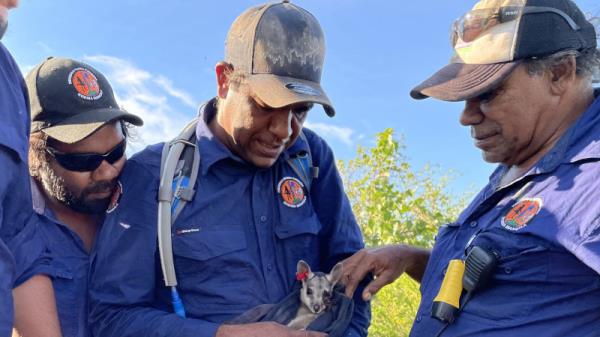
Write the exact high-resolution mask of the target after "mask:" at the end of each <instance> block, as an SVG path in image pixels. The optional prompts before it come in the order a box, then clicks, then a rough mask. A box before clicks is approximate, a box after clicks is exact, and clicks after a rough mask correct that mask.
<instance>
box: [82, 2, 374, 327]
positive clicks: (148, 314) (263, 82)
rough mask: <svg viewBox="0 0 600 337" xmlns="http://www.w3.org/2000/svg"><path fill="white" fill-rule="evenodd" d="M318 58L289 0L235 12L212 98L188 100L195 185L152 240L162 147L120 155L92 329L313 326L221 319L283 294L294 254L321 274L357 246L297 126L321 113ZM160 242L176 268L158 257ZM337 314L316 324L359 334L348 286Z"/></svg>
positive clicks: (323, 168) (309, 135)
mask: <svg viewBox="0 0 600 337" xmlns="http://www.w3.org/2000/svg"><path fill="white" fill-rule="evenodd" d="M323 59H324V39H323V33H322V31H321V28H320V26H319V24H318V22H317V21H316V19H315V18H314V17H313V16H312V15H311V14H310V13H308V12H307V11H306V10H304V9H302V8H300V7H298V6H295V5H293V4H291V3H289V1H284V2H282V3H274V4H266V5H261V6H257V7H253V8H250V9H248V10H247V11H245V12H244V13H243V14H241V15H240V16H239V17H238V18H237V19H236V21H235V22H234V23H233V25H232V26H231V29H230V31H229V34H228V36H227V42H226V51H225V61H223V62H219V63H218V64H217V65H216V77H217V97H215V98H213V99H211V100H210V101H208V102H207V103H206V104H204V105H203V106H202V107H201V109H200V114H199V118H198V122H197V124H196V125H195V126H194V128H195V129H194V130H195V132H194V134H195V139H194V140H193V141H192V142H189V141H187V142H188V143H191V144H192V145H193V146H195V147H196V149H197V153H198V154H199V157H200V160H199V167H197V174H193V175H192V176H191V177H190V178H191V179H196V178H197V181H196V184H195V185H194V184H193V183H190V184H191V185H192V186H193V189H189V188H185V189H178V190H177V191H178V192H177V193H175V196H176V198H177V200H178V201H179V200H187V205H186V206H185V207H184V208H183V209H182V210H181V212H180V213H179V215H178V216H177V218H176V220H175V221H174V223H173V224H172V230H171V231H167V232H166V237H162V236H160V237H159V240H158V247H157V228H156V227H157V226H156V223H157V218H160V219H161V220H162V218H163V216H164V215H165V214H164V213H163V212H162V210H159V211H158V214H157V206H158V205H159V204H162V202H164V201H165V199H170V196H171V194H170V192H169V193H164V192H163V191H164V190H163V189H164V187H165V186H170V185H171V182H172V180H169V181H167V182H166V183H165V184H164V185H163V184H162V182H161V185H160V186H161V188H160V189H159V179H160V177H161V174H160V172H161V171H168V169H167V167H169V165H170V164H168V163H167V164H166V165H164V166H163V167H162V168H161V160H160V159H161V152H163V145H164V144H158V145H155V146H150V147H149V148H147V149H146V150H144V151H142V152H141V153H140V154H138V155H136V156H133V157H132V158H131V159H130V160H129V161H128V163H127V166H126V168H125V169H124V171H123V175H122V183H123V191H124V194H123V198H122V199H121V202H120V205H119V206H118V207H117V209H116V210H115V211H114V212H113V213H111V214H110V215H109V216H108V217H107V219H106V221H105V223H104V227H103V228H102V231H101V233H100V238H99V241H98V246H97V254H96V257H95V261H94V262H93V269H92V273H93V275H92V277H91V309H92V311H91V317H90V318H91V322H92V328H93V330H94V333H95V334H96V335H98V336H103V337H104V336H105V337H108V336H140V335H153V336H174V335H177V336H206V337H208V336H211V337H212V336H218V337H225V336H298V337H301V336H307V337H308V336H313V337H316V336H324V334H323V333H320V332H315V331H295V330H292V329H290V328H288V327H286V326H285V325H284V324H287V323H283V324H279V323H274V322H258V323H256V322H255V323H246V324H227V323H225V322H226V321H230V320H232V319H234V318H236V317H237V316H238V315H240V314H242V313H243V312H246V311H247V310H249V309H252V308H254V307H257V306H258V305H261V304H272V303H278V302H280V301H281V300H282V299H284V298H285V297H286V295H287V294H288V293H289V292H291V290H292V288H293V286H294V285H295V282H296V277H295V273H296V264H297V263H298V261H299V260H300V259H303V260H305V261H307V262H308V263H309V264H310V265H311V266H314V267H313V269H315V270H324V271H327V270H330V269H331V267H332V266H333V265H335V264H336V263H337V262H338V261H339V260H341V259H343V258H345V257H348V256H349V255H351V254H353V253H355V252H356V251H358V250H359V249H361V248H362V247H363V240H362V236H361V233H360V230H359V227H358V225H357V223H356V220H355V219H354V216H353V214H352V211H351V207H350V204H349V201H348V198H347V197H346V195H345V194H344V191H343V187H342V182H341V179H340V177H339V174H338V172H337V169H336V167H335V163H334V158H333V154H332V151H331V149H330V148H329V146H328V145H327V144H326V143H325V142H324V141H323V140H322V139H321V138H320V137H319V136H318V135H316V134H315V133H313V132H312V131H310V130H307V129H303V128H302V126H303V123H304V121H305V120H306V117H307V113H308V110H310V109H311V107H312V106H313V104H315V103H316V104H319V105H322V106H323V108H324V110H325V112H326V113H327V114H328V115H329V116H333V115H334V114H335V110H334V108H333V106H332V104H331V102H330V100H329V99H328V97H327V96H326V95H325V92H324V91H323V88H321V85H320V77H321V72H322V66H323ZM296 158H300V159H301V160H302V158H304V159H308V158H310V159H311V160H310V161H307V162H308V165H307V166H303V167H301V168H300V169H299V170H296V168H298V167H296V166H293V165H292V164H289V163H288V161H294V160H295V159H296ZM317 168H318V169H317ZM179 192H181V193H179ZM194 192H195V193H194ZM157 198H158V199H160V203H159V202H158V201H157ZM173 207H174V209H176V210H177V208H176V207H175V204H173ZM169 211H170V207H169V208H168V209H167V212H169ZM175 214H176V213H175ZM161 233H162V232H161ZM165 240H168V241H169V242H171V243H172V249H168V250H167V251H166V254H167V255H170V254H172V256H173V260H174V268H175V271H176V275H172V276H170V273H169V268H167V267H168V266H166V263H164V261H166V260H168V259H163V260H161V259H159V257H158V256H159V255H160V256H161V257H162V256H163V253H165V252H164V251H163V250H160V247H162V246H163V243H164V241H165ZM158 251H160V254H159V253H158ZM161 269H162V271H163V273H161ZM175 276H176V278H177V282H173V283H171V282H170V279H171V278H173V277H175ZM163 277H164V278H165V282H164V283H163ZM165 283H167V286H168V287H169V288H171V289H169V288H168V287H167V286H165ZM175 286H176V287H175ZM177 293H178V294H179V295H180V296H181V301H179V299H178V298H177V296H178V295H177ZM171 294H173V296H174V297H173V305H172V306H171V304H170V302H171V299H170V297H171V296H172V295H171ZM319 295H321V294H319ZM324 296H329V295H328V294H325V295H324ZM340 296H342V295H341V294H340ZM181 303H183V305H181ZM347 313H348V314H349V315H350V317H347V318H348V322H349V323H348V324H346V325H345V326H343V330H342V331H329V330H327V332H328V333H329V334H330V335H331V336H334V335H335V333H337V336H341V335H342V334H343V335H344V336H366V334H367V328H368V324H369V318H370V317H369V316H370V310H369V306H368V304H366V303H365V302H364V301H362V300H361V299H360V297H358V298H357V299H355V302H354V309H353V310H349V311H347ZM183 316H185V317H187V318H185V319H184V318H183ZM280 323H281V322H280ZM332 325H335V324H332ZM309 330H311V327H310V326H309ZM320 331H323V330H320Z"/></svg>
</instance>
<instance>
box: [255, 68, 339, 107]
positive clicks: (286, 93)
mask: <svg viewBox="0 0 600 337" xmlns="http://www.w3.org/2000/svg"><path fill="white" fill-rule="evenodd" d="M248 84H249V85H250V87H251V88H252V91H253V92H254V93H255V94H256V95H257V96H258V98H260V99H261V100H262V101H263V102H265V104H267V105H268V106H270V107H273V108H281V107H284V106H286V105H291V104H297V103H317V104H321V105H322V106H323V109H324V110H325V113H327V115H328V116H329V117H333V116H334V115H335V109H334V108H333V105H332V104H331V101H329V98H328V97H327V95H326V94H325V91H324V90H323V88H321V85H320V84H319V83H316V82H311V81H306V80H299V79H297V78H293V77H285V76H277V75H272V74H254V75H250V76H249V77H248Z"/></svg>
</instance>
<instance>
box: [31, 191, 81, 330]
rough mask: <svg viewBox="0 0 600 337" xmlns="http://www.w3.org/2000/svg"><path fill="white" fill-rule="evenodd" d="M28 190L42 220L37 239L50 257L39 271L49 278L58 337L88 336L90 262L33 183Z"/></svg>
mask: <svg viewBox="0 0 600 337" xmlns="http://www.w3.org/2000/svg"><path fill="white" fill-rule="evenodd" d="M31 191H32V202H33V209H34V210H35V212H36V213H38V214H39V215H40V217H43V221H41V222H40V225H39V227H38V228H39V232H40V233H39V236H40V237H41V238H42V239H43V240H44V242H45V243H46V247H47V249H48V252H49V254H50V255H51V256H52V265H51V266H48V267H47V268H45V269H44V270H43V272H44V274H46V275H48V276H49V277H50V278H52V286H53V287H54V295H55V298H56V307H57V311H58V319H59V321H60V328H61V332H62V336H63V337H86V336H90V331H89V325H88V306H87V303H88V296H87V290H88V274H89V265H90V263H89V261H90V260H89V255H88V253H87V251H86V249H85V245H84V243H83V241H82V240H81V238H80V237H79V235H77V234H76V233H75V232H74V231H73V230H71V229H70V228H69V227H68V226H67V225H65V224H63V223H62V222H60V220H57V219H56V216H55V214H54V213H53V212H52V210H51V209H50V208H49V207H46V202H45V199H44V196H43V195H42V193H41V191H40V189H39V187H38V186H37V185H36V183H35V182H34V181H33V180H32V181H31ZM40 270H41V269H40Z"/></svg>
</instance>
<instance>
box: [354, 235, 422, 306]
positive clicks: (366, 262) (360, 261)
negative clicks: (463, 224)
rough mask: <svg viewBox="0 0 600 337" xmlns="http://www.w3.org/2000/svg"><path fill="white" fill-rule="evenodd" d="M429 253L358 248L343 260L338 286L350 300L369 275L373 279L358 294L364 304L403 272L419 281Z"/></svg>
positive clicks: (400, 247) (398, 248)
mask: <svg viewBox="0 0 600 337" xmlns="http://www.w3.org/2000/svg"><path fill="white" fill-rule="evenodd" d="M430 253H431V252H430V251H429V250H425V249H420V248H415V247H410V246H405V245H393V246H385V247H380V248H371V249H361V250H360V251H358V252H356V254H354V255H352V256H350V257H349V258H347V259H346V260H344V261H343V265H344V267H343V271H344V272H343V276H342V283H344V284H345V285H346V295H347V296H348V297H352V296H353V295H354V291H355V290H356V287H357V286H358V284H359V283H360V282H361V281H362V280H363V279H364V278H365V276H366V275H367V274H368V273H373V276H374V277H375V280H373V281H371V282H370V283H369V284H368V285H367V286H366V287H365V290H364V291H363V293H362V298H363V300H365V301H369V300H371V297H372V296H373V295H375V294H376V293H377V292H378V291H379V290H380V289H381V288H383V286H385V285H387V284H390V283H392V282H394V281H395V280H396V279H397V278H398V277H400V275H402V273H404V272H406V273H407V274H408V275H409V276H410V277H412V278H413V279H415V280H416V281H418V282H421V278H422V277H423V273H424V272H425V266H427V261H428V260H429V255H430Z"/></svg>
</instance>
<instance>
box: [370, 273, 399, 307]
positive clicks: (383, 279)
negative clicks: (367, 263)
mask: <svg viewBox="0 0 600 337" xmlns="http://www.w3.org/2000/svg"><path fill="white" fill-rule="evenodd" d="M395 280H396V278H394V277H393V276H392V274H391V273H386V272H384V273H382V274H381V275H380V276H379V277H377V278H376V279H374V280H373V281H371V282H369V284H368V285H367V286H366V287H365V290H363V293H362V298H363V300H364V301H370V300H371V298H373V295H375V294H377V292H378V291H379V290H381V288H383V287H384V286H386V285H388V284H390V283H392V282H394V281H395Z"/></svg>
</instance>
